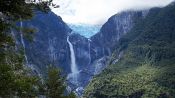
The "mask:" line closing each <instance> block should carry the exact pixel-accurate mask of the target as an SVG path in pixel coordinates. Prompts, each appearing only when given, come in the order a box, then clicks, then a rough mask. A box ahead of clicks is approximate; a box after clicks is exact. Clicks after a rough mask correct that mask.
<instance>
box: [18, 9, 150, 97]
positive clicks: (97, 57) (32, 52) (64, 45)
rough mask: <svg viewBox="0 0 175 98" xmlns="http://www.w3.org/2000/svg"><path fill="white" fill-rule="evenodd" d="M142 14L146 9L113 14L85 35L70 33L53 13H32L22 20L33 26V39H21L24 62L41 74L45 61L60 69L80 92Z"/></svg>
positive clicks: (98, 71)
mask: <svg viewBox="0 0 175 98" xmlns="http://www.w3.org/2000/svg"><path fill="white" fill-rule="evenodd" d="M145 13H147V11H127V12H123V13H120V14H116V15H114V16H112V17H111V18H110V19H109V20H108V21H107V22H106V23H105V24H104V25H103V26H102V28H101V29H100V31H99V33H97V34H95V35H94V36H92V37H91V38H86V37H83V36H81V35H79V34H77V33H76V34H75V33H72V30H71V29H70V28H69V27H68V26H67V25H66V23H64V21H62V19H61V17H58V16H56V15H55V14H54V13H52V12H49V13H48V14H46V13H42V12H36V13H35V14H36V15H35V17H34V18H33V19H32V20H30V21H23V22H22V23H23V26H27V27H34V28H36V29H37V32H36V33H35V35H34V36H35V37H34V39H33V42H29V41H28V40H26V39H24V41H23V43H24V44H25V53H26V57H27V59H28V60H27V61H28V65H32V66H33V68H34V70H35V72H36V73H41V74H42V75H44V74H45V71H46V68H47V66H48V65H49V64H52V65H55V66H58V67H60V68H62V70H63V72H64V74H65V75H68V78H67V79H68V84H69V87H70V88H71V89H72V90H74V91H76V92H77V94H78V95H81V94H82V92H83V90H84V87H86V85H87V84H88V83H89V81H90V80H91V79H92V77H93V76H94V75H97V74H99V73H101V71H102V70H103V69H104V68H105V67H106V65H108V64H109V63H110V62H109V60H111V55H112V53H113V50H114V49H115V47H116V42H117V41H118V40H119V39H120V38H121V37H122V36H124V35H125V34H126V33H127V32H129V31H130V29H132V27H133V26H134V25H135V23H136V22H137V21H136V20H135V19H138V18H139V19H142V18H144V17H145V15H146V14H145ZM16 36H18V35H16ZM17 38H18V37H17ZM118 58H120V57H119V55H116V58H114V59H112V60H113V61H116V60H117V59H118ZM72 79H73V80H74V82H72Z"/></svg>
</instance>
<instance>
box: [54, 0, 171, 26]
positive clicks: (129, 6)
mask: <svg viewBox="0 0 175 98" xmlns="http://www.w3.org/2000/svg"><path fill="white" fill-rule="evenodd" d="M172 1H173V0H53V2H54V3H55V4H58V5H60V8H52V11H53V12H54V13H56V14H57V15H59V16H61V17H62V18H63V20H64V21H65V22H67V23H71V24H80V23H82V24H96V25H100V24H103V23H104V22H106V21H107V19H108V18H109V17H111V16H112V15H114V14H117V13H119V12H121V11H125V10H141V9H149V8H152V7H163V6H166V5H168V4H169V3H170V2H172Z"/></svg>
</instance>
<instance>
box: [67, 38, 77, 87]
mask: <svg viewBox="0 0 175 98" xmlns="http://www.w3.org/2000/svg"><path fill="white" fill-rule="evenodd" d="M67 43H68V44H69V49H70V57H71V74H69V76H68V77H69V78H71V79H72V80H73V81H72V82H73V83H75V84H77V82H78V73H79V72H78V69H77V65H76V58H75V52H74V48H73V45H72V43H71V42H70V41H69V36H68V37H67Z"/></svg>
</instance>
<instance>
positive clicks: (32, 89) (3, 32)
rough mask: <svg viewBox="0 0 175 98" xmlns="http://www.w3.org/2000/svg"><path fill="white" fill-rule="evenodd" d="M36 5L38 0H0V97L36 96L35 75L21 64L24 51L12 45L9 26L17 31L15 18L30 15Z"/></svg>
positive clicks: (28, 17)
mask: <svg viewBox="0 0 175 98" xmlns="http://www.w3.org/2000/svg"><path fill="white" fill-rule="evenodd" d="M48 3H50V2H48ZM45 4H46V3H45ZM38 6H40V3H37V4H34V3H26V2H25V0H0V98H11V97H14V96H17V97H20V98H26V97H30V98H31V97H35V96H37V87H36V86H37V82H38V78H37V77H35V76H33V75H32V74H30V72H29V71H27V69H26V68H25V67H24V66H23V65H24V55H23V52H22V51H21V49H18V50H16V49H15V40H13V38H12V34H11V29H14V30H17V31H18V29H19V27H17V26H16V22H18V21H19V20H20V21H21V20H25V19H30V18H32V16H33V10H37V9H39V8H38ZM41 7H44V8H47V10H48V8H49V7H48V6H47V5H43V6H40V8H41ZM18 33H19V32H18Z"/></svg>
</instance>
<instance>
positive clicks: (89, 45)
mask: <svg viewBox="0 0 175 98" xmlns="http://www.w3.org/2000/svg"><path fill="white" fill-rule="evenodd" d="M88 49H89V55H88V56H89V64H88V65H90V64H91V40H90V39H88Z"/></svg>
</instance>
